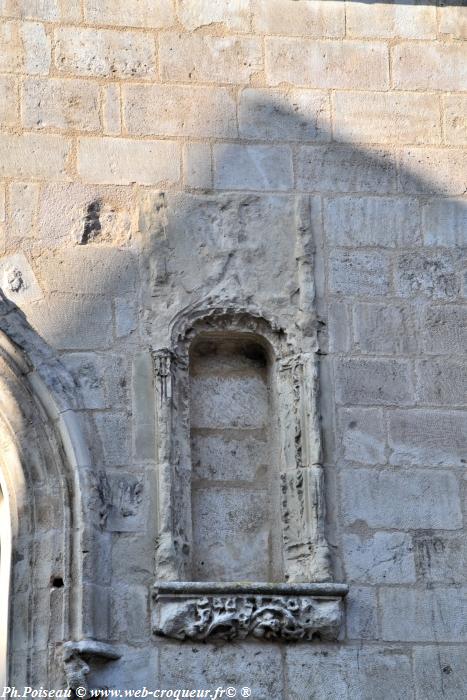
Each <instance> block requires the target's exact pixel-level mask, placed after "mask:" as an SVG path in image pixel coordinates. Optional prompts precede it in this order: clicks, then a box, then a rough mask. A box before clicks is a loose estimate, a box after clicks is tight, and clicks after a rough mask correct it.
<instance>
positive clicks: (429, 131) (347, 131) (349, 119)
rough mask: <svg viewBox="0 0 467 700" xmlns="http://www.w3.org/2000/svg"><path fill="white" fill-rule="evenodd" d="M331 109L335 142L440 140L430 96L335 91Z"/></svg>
mask: <svg viewBox="0 0 467 700" xmlns="http://www.w3.org/2000/svg"><path fill="white" fill-rule="evenodd" d="M392 7H394V6H392ZM433 9H434V8H433ZM369 24H370V26H371V24H372V23H371V22H370V23H369ZM332 108H333V117H334V122H333V135H334V138H335V139H336V140H337V141H345V142H347V143H349V142H350V143H391V144H395V143H396V144H405V143H423V144H430V143H434V144H437V143H440V140H441V118H440V109H439V104H438V103H437V102H436V101H435V100H433V97H432V96H431V95H423V94H417V93H415V94H414V93H395V92H392V93H387V92H371V93H369V92H361V91H360V92H335V93H334V94H333V97H332Z"/></svg>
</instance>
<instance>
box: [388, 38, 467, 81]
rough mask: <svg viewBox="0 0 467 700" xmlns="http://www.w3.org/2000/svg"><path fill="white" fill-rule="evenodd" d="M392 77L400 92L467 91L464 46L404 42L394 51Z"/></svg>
mask: <svg viewBox="0 0 467 700" xmlns="http://www.w3.org/2000/svg"><path fill="white" fill-rule="evenodd" d="M392 66H393V70H392V76H393V84H394V87H395V88H397V89H399V90H443V91H446V90H452V91H453V92H455V91H456V90H459V91H462V90H466V89H467V67H466V64H465V56H464V51H463V47H462V45H461V44H460V43H459V44H456V43H448V42H441V41H440V42H434V41H433V42H426V43H425V44H418V43H412V42H404V43H400V44H397V45H396V46H394V47H393V48H392Z"/></svg>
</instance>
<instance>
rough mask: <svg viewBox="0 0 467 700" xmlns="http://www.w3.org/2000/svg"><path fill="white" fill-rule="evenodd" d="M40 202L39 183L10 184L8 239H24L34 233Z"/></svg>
mask: <svg viewBox="0 0 467 700" xmlns="http://www.w3.org/2000/svg"><path fill="white" fill-rule="evenodd" d="M38 204H39V185H38V184H37V183H33V182H13V183H12V184H11V185H10V202H9V217H8V229H7V235H8V239H10V238H16V239H23V238H26V237H28V236H31V235H32V233H33V226H34V221H35V217H36V213H37V208H38Z"/></svg>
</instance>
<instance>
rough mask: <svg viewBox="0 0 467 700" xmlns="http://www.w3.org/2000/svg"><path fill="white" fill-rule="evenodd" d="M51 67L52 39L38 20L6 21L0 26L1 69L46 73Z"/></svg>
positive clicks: (3, 70) (12, 71)
mask: <svg viewBox="0 0 467 700" xmlns="http://www.w3.org/2000/svg"><path fill="white" fill-rule="evenodd" d="M49 68H50V39H49V38H48V36H47V35H46V33H45V29H44V26H43V25H42V24H38V23H36V22H23V23H21V22H15V21H9V22H5V23H3V24H2V25H1V26H0V71H1V72H4V73H20V72H26V73H30V74H32V75H38V74H45V73H48V72H49Z"/></svg>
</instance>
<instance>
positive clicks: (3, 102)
mask: <svg viewBox="0 0 467 700" xmlns="http://www.w3.org/2000/svg"><path fill="white" fill-rule="evenodd" d="M17 122H18V99H17V85H16V79H15V78H13V77H12V76H9V75H2V76H0V125H1V126H14V125H15V124H16V123H17Z"/></svg>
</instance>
